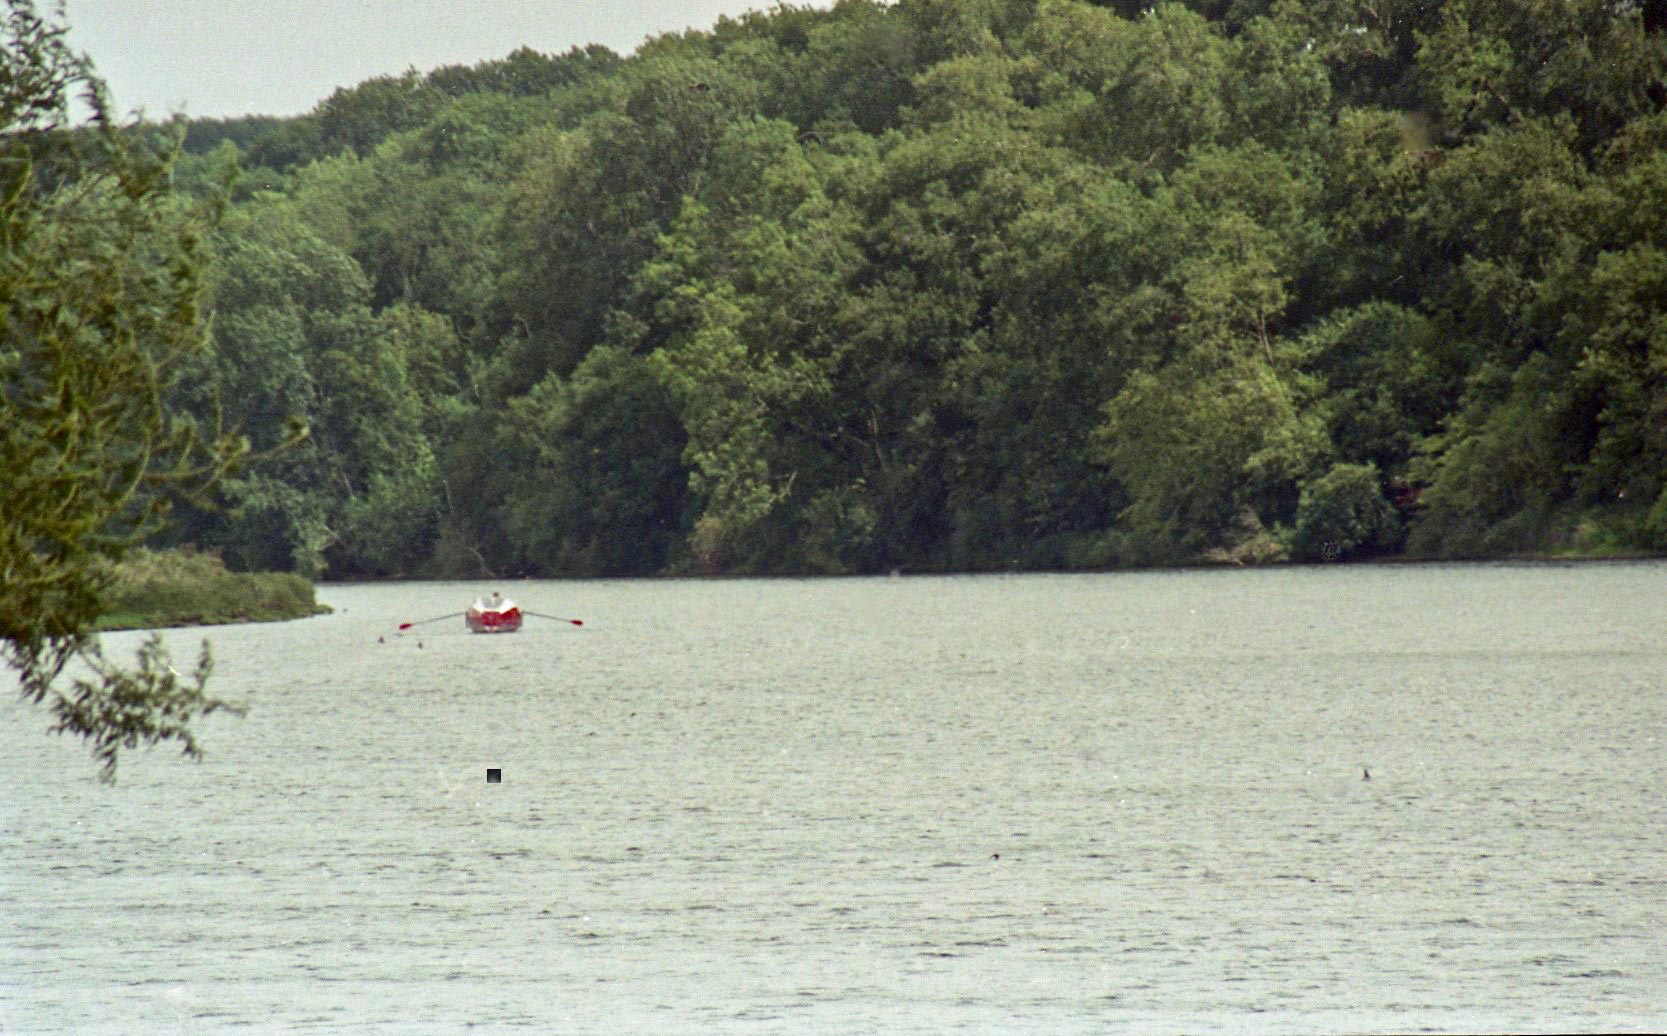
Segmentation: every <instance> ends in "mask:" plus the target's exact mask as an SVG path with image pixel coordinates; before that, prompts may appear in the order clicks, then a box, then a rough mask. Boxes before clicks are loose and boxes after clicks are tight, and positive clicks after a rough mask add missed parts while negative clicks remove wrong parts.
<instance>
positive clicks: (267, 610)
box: [94, 550, 331, 632]
mask: <svg viewBox="0 0 1667 1036" xmlns="http://www.w3.org/2000/svg"><path fill="white" fill-rule="evenodd" d="M315 594H316V588H315V587H314V586H313V584H312V583H311V582H309V581H308V580H307V579H306V578H304V577H302V576H299V575H296V574H295V573H293V572H229V571H227V570H226V566H225V564H224V563H223V562H222V561H221V560H220V558H219V557H218V556H216V555H214V554H202V553H197V552H195V551H189V550H168V551H153V550H138V551H134V552H133V553H132V554H131V555H129V556H128V557H127V558H125V559H124V560H123V561H122V562H121V563H120V564H118V565H116V566H115V568H114V569H113V571H112V574H111V580H110V586H109V588H108V589H107V590H106V591H105V594H104V611H103V614H101V615H100V616H99V619H98V622H97V623H96V624H95V626H94V629H95V630H97V631H98V632H114V631H117V630H134V629H177V628H181V627H190V626H225V625H232V624H237V623H246V622H283V621H287V620H289V619H304V618H309V617H311V616H314V615H323V614H326V613H328V612H329V611H330V610H331V609H330V607H329V606H328V605H324V604H320V603H319V602H318V600H317V597H316V596H315Z"/></svg>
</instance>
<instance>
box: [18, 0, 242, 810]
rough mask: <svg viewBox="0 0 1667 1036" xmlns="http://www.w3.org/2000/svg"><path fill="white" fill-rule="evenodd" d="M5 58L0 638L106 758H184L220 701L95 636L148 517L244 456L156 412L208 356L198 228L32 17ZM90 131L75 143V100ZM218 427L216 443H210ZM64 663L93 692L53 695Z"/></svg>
mask: <svg viewBox="0 0 1667 1036" xmlns="http://www.w3.org/2000/svg"><path fill="white" fill-rule="evenodd" d="M6 10H7V14H6V20H5V25H4V27H3V29H0V32H3V41H0V42H3V48H0V119H3V120H4V122H3V125H0V473H3V476H0V477H3V478H4V480H5V481H4V492H0V641H3V642H4V651H5V657H6V660H7V661H8V662H9V663H10V664H11V665H12V667H13V668H15V669H16V670H17V672H18V674H19V679H20V684H21V691H22V694H23V697H24V698H25V699H27V700H29V701H31V702H33V703H36V704H39V703H41V702H43V701H47V702H49V708H50V709H51V711H52V713H53V714H54V715H55V716H56V717H57V725H56V727H55V728H54V729H56V730H60V731H64V732H68V733H73V734H76V735H79V736H82V737H85V738H88V739H90V740H91V741H92V742H93V745H94V751H95V754H96V755H97V756H98V758H99V759H100V760H101V761H102V762H103V764H104V774H105V776H106V778H110V777H112V776H113V775H114V772H115V766H116V756H117V752H118V750H119V749H120V748H123V747H132V746H133V745H135V744H139V743H155V742H158V741H180V742H183V744H184V747H185V751H186V752H187V753H188V754H192V755H195V754H197V753H198V748H197V744H196V741H195V740H194V738H193V737H192V735H191V731H190V727H189V722H190V720H191V719H192V718H193V717H195V716H197V715H202V714H205V713H207V712H211V711H214V710H215V709H218V708H223V707H227V706H225V703H222V702H217V701H215V700H214V699H211V698H208V697H207V696H206V695H204V693H203V687H202V684H203V680H204V679H205V678H206V677H207V675H208V670H209V661H208V655H207V649H206V646H205V649H204V655H203V659H202V662H201V663H200V664H199V666H198V669H197V675H196V677H195V678H194V679H193V680H192V681H191V682H189V683H187V684H181V683H179V682H178V680H177V679H176V678H175V677H174V675H173V671H172V669H171V668H169V667H168V665H167V656H166V654H165V653H164V651H163V649H162V648H161V646H160V644H159V643H154V642H153V643H152V644H149V645H147V646H146V647H145V648H144V649H143V650H141V651H140V653H139V656H138V660H137V666H136V668H133V669H123V668H121V667H120V666H118V665H116V664H114V663H112V662H110V661H109V660H107V659H106V658H105V656H104V655H103V653H102V651H101V650H100V649H99V647H98V645H97V643H96V641H95V640H94V639H93V638H92V637H91V630H92V628H93V624H94V622H95V620H96V619H97V618H98V616H99V613H100V610H101V606H102V605H101V599H102V593H103V591H104V589H105V587H106V585H107V582H108V579H109V571H110V562H111V561H112V560H113V559H116V558H119V557H120V556H121V554H122V553H123V551H124V550H125V549H126V548H127V547H128V546H130V545H131V544H133V543H135V542H137V541H138V540H140V539H141V538H142V537H144V536H145V535H146V534H147V533H149V532H152V531H154V530H155V529H156V528H157V527H158V525H159V524H160V522H161V520H162V519H163V517H164V515H165V512H166V509H167V503H168V498H167V496H166V495H164V494H163V493H162V492H161V490H162V488H163V487H167V488H169V489H170V490H172V491H174V492H189V491H191V490H200V489H201V488H202V487H203V486H205V485H206V484H208V483H211V482H212V481H213V480H214V479H215V478H217V477H218V476H220V475H221V474H223V473H224V472H225V471H226V470H227V469H228V468H229V467H230V465H231V464H232V463H233V462H234V461H235V460H237V459H238V457H239V456H240V454H242V453H243V452H244V451H246V449H247V443H246V442H245V441H243V440H241V439H237V438H232V437H215V436H214V435H212V434H205V432H204V431H203V429H204V427H205V426H204V425H203V424H201V423H199V422H197V421H193V420H192V419H191V417H190V415H188V414H185V413H182V412H179V411H178V410H175V409H171V408H170V407H169V406H168V405H167V404H168V402H169V397H170V393H171V390H172V386H173V385H174V383H175V380H176V379H177V378H178V377H180V375H181V372H182V370H183V369H184V368H185V366H186V364H188V363H189V362H190V361H191V360H192V358H193V357H194V356H195V355H196V354H197V353H198V352H199V351H200V350H201V348H202V346H203V344H204V337H203V322H202V320H201V317H200V314H199V310H198V300H199V296H200V292H201V278H202V272H203V268H204V261H203V256H202V247H201V238H202V224H203V222H204V219H205V218H207V216H208V215H210V214H206V213H199V212H193V211H191V209H189V208H188V207H183V206H181V205H179V204H176V203H175V201H174V199H173V198H172V197H171V196H170V194H169V192H168V189H167V174H168V168H169V161H170V158H171V154H172V151H171V148H172V142H171V141H170V140H167V139H163V140H160V141H159V140H156V139H154V138H153V137H151V136H150V135H148V134H146V133H143V132H137V131H132V132H130V131H128V130H125V129H123V128H121V127H117V126H115V125H114V124H112V123H111V122H110V120H109V117H108V105H107V103H106V100H105V97H104V92H103V88H102V85H101V84H100V83H99V81H98V80H97V79H96V78H94V77H93V76H92V74H91V72H90V70H89V66H88V64H87V63H86V61H85V60H84V59H82V58H80V57H78V56H77V55H75V54H74V53H73V52H71V51H70V50H69V49H68V48H67V47H66V46H65V44H64V42H63V31H64V30H63V28H62V27H61V26H58V25H54V24H52V23H50V22H47V21H46V20H44V19H42V18H41V17H40V16H39V15H38V14H37V13H36V12H35V10H34V8H33V6H32V5H31V4H30V3H28V2H27V0H9V2H8V5H7V8H6ZM75 88H79V89H81V90H82V91H83V100H84V101H85V103H86V104H87V106H88V107H89V109H90V110H91V120H90V121H89V122H88V123H87V124H86V125H85V126H83V127H81V128H78V129H74V130H71V129H70V128H69V127H68V125H67V123H68V109H69V103H70V91H71V90H72V89H75ZM206 427H213V426H206ZM72 660H79V663H80V664H83V665H85V666H87V667H89V668H90V669H91V673H92V675H91V676H90V677H81V676H78V677H76V678H75V679H74V680H73V682H72V684H71V688H72V689H71V690H70V691H67V692H66V691H63V690H60V689H59V687H58V682H59V678H60V676H61V675H62V674H63V672H64V670H65V667H66V666H67V665H69V664H70V663H71V661H72Z"/></svg>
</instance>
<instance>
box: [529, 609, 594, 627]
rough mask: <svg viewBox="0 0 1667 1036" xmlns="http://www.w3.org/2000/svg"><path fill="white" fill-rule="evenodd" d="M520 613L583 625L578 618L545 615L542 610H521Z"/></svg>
mask: <svg viewBox="0 0 1667 1036" xmlns="http://www.w3.org/2000/svg"><path fill="white" fill-rule="evenodd" d="M521 614H522V615H536V616H538V617H539V618H540V619H554V620H556V621H557V622H567V623H572V624H573V625H575V626H583V625H584V623H583V622H581V621H580V620H578V619H564V618H562V617H561V616H560V615H545V614H544V613H543V612H529V611H523V612H522V613H521Z"/></svg>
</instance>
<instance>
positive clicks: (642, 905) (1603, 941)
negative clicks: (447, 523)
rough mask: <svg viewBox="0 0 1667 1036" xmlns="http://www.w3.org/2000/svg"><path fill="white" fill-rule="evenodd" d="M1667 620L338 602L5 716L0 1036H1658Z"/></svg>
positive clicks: (1621, 599) (1523, 591) (1121, 609)
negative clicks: (84, 722)
mask: <svg viewBox="0 0 1667 1036" xmlns="http://www.w3.org/2000/svg"><path fill="white" fill-rule="evenodd" d="M1664 576H1667V566H1664V565H1661V564H1627V565H1589V566H1447V567H1424V566H1404V567H1402V566H1396V567H1383V568H1359V567H1354V568H1342V567H1326V568H1317V569H1287V570H1279V571H1232V572H1226V571H1200V572H1167V573H1142V574H1131V575H1107V576H1024V577H983V578H905V579H873V580H825V581H773V582H765V581H714V582H636V583H624V582H619V583H613V582H599V583H598V582H586V583H554V582H549V583H526V584H514V585H506V586H504V587H502V589H504V590H506V591H513V596H514V597H515V598H516V599H517V600H518V601H520V602H521V603H522V604H523V605H524V606H525V607H529V608H532V609H534V610H537V611H544V612H549V613H553V614H559V615H573V616H578V617H580V618H583V619H584V620H585V622H586V625H585V627H584V628H583V629H575V628H573V627H570V626H565V625H561V624H557V623H554V622H542V623H541V622H538V621H537V620H529V622H528V625H527V627H526V628H525V629H524V630H523V631H522V632H521V633H519V634H516V635H514V636H502V637H476V636H470V635H468V634H466V633H465V632H463V630H462V628H461V620H457V622H456V624H455V625H454V624H453V623H451V622H445V623H436V624H434V625H429V626H421V627H417V628H415V629H413V630H411V631H409V632H408V633H407V634H405V635H404V636H398V637H396V636H394V635H393V630H394V627H395V626H396V625H397V624H398V623H399V622H402V621H413V620H417V619H423V618H427V617H428V616H431V615H438V614H444V613H446V612H451V611H456V610H458V609H459V608H460V607H461V606H462V603H466V602H467V601H468V600H469V599H472V597H473V595H474V594H476V593H478V592H479V591H480V590H481V589H482V588H481V587H476V586H472V585H463V584H443V583H423V584H403V585H379V586H335V587H328V588H325V590H324V591H323V593H322V597H323V598H324V600H326V601H327V602H328V603H330V604H331V605H333V606H334V607H335V608H336V613H335V614H334V615H330V616H325V617H321V618H317V619H311V620H306V621H303V622H298V623H290V624H281V625H270V626H251V627H241V628H228V629H221V630H215V631H213V633H212V637H213V640H214V643H215V645H216V653H217V659H218V663H219V668H218V671H217V673H216V680H217V688H218V691H219V692H220V693H222V694H225V695H228V696H232V697H239V698H242V699H243V700H246V701H247V702H248V703H249V704H250V706H251V711H250V713H249V715H248V717H247V718H246V719H243V720H237V719H234V718H221V717H213V718H211V719H210V720H209V721H208V722H206V723H204V724H203V733H204V735H205V736H204V744H205V747H206V748H207V751H208V758H207V760H206V762H205V763H203V764H202V765H201V766H193V765H190V764H187V763H182V762H179V761H177V760H176V759H175V758H174V757H173V756H172V755H171V754H156V755H145V754H142V753H135V754H132V755H130V756H129V757H127V758H126V759H125V760H124V762H123V768H122V774H121V783H120V784H119V785H118V786H117V787H116V788H114V789H110V788H104V787H100V786H98V785H97V784H96V783H95V781H94V779H93V777H94V772H95V771H94V767H93V765H92V764H91V762H90V761H89V760H88V759H87V757H86V755H85V752H84V750H83V749H82V748H81V747H80V746H79V745H76V744H74V743H71V742H67V741H63V740H61V739H50V738H47V737H45V736H44V735H43V734H42V733H41V731H42V730H43V729H44V727H45V726H46V719H45V715H44V713H42V712H40V711H38V710H31V709H28V708H25V707H23V706H21V705H18V704H16V703H15V702H14V701H8V702H6V703H5V705H4V706H0V713H3V715H4V717H5V718H4V722H3V723H0V751H3V752H4V758H5V759H6V763H5V767H6V773H5V781H4V787H3V788H0V827H3V831H0V835H3V837H0V917H4V918H6V919H7V923H6V925H5V926H0V932H3V934H0V1031H5V1032H7V1033H11V1032H53V1033H60V1032H61V1033H71V1032H74V1033H82V1032H132V1031H183V1032H218V1031H222V1030H224V1029H227V1028H231V1027H234V1026H239V1025H241V1026H253V1027H255V1028H257V1029H265V1028H277V1029H286V1030H295V1029H311V1030H314V1031H338V1030H351V1031H379V1030H380V1031H387V1030H398V1031H413V1032H416V1031H433V1030H434V1029H436V1028H438V1029H440V1030H447V1029H454V1028H460V1027H462V1026H463V1025H465V1024H466V1023H479V1024H481V1025H483V1026H484V1027H486V1028H488V1029H510V1028H517V1027H525V1028H528V1029H535V1030H539V1031H551V1030H559V1031H566V1032H627V1031H633V1032H667V1033H671V1032H690V1031H725V1032H727V1031H740V1032H753V1031H758V1032H767V1031H792V1032H801V1031H808V1032H870V1031H886V1032H910V1031H916V1032H945V1031H949V1030H953V1029H957V1028H962V1029H966V1030H968V1031H980V1032H990V1031H1004V1032H1016V1031H1032V1032H1072V1031H1076V1032H1099V1031H1105V1030H1106V1029H1107V1028H1133V1029H1148V1028H1160V1029H1173V1028H1185V1029H1209V1030H1243V1031H1314V1030H1322V1029H1323V1030H1351V1029H1353V1030H1368V1031H1381V1030H1386V1029H1388V1030H1408V1029H1417V1028H1433V1029H1443V1030H1446V1029H1508V1030H1521V1029H1540V1030H1543V1029H1548V1028H1557V1029H1575V1030H1588V1031H1603V1030H1609V1029H1629V1028H1630V1029H1651V1028H1661V1027H1662V1026H1663V1025H1667V1007H1664V1006H1663V1005H1667V965H1664V964H1663V962H1664V961H1667V934H1664V933H1667V870H1664V868H1663V867H1662V858H1663V850H1664V849H1667V819H1664V817H1663V813H1662V811H1661V809H1660V791H1659V789H1660V788H1661V785H1662V777H1663V769H1664V767H1663V761H1662V760H1663V751H1662V749H1663V741H1664V739H1667V723H1664V720H1667V705H1664V699H1663V696H1662V693H1661V692H1662V687H1661V680H1662V674H1663V673H1664V672H1667V665H1664V663H1667V627H1664V624H1663V611H1662V606H1661V601H1662V600H1663V595H1662V589H1663V579H1664ZM486 589H491V587H487V588H486ZM379 638H381V639H380V640H379ZM172 641H173V642H174V643H175V644H176V645H177V647H176V650H178V651H184V652H186V653H189V651H190V646H191V644H193V643H194V640H193V639H192V637H191V636H188V635H185V634H181V635H178V636H175V637H173V638H172ZM127 642H133V640H132V638H131V637H129V638H128V641H127ZM488 767H496V768H500V769H501V770H502V774H503V779H502V783H501V784H495V785H488V784H487V783H486V782H485V770H486V769H487V768H488ZM1368 767H1369V768H1370V772H1371V778H1372V779H1371V780H1370V781H1367V780H1363V779H1362V777H1363V769H1364V768H1368Z"/></svg>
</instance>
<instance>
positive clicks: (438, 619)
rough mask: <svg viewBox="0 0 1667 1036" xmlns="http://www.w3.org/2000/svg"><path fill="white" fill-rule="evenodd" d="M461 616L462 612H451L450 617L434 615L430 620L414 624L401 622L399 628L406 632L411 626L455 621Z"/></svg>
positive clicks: (420, 620) (418, 621)
mask: <svg viewBox="0 0 1667 1036" xmlns="http://www.w3.org/2000/svg"><path fill="white" fill-rule="evenodd" d="M463 614H464V613H463V612H452V613H451V614H450V615H436V616H435V617H434V618H432V619H418V620H417V621H416V622H402V623H400V624H399V628H400V629H402V630H408V629H410V628H411V627H412V626H422V625H426V624H427V623H430V622H441V621H443V620H445V619H455V618H458V617H460V616H462V615H463Z"/></svg>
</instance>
